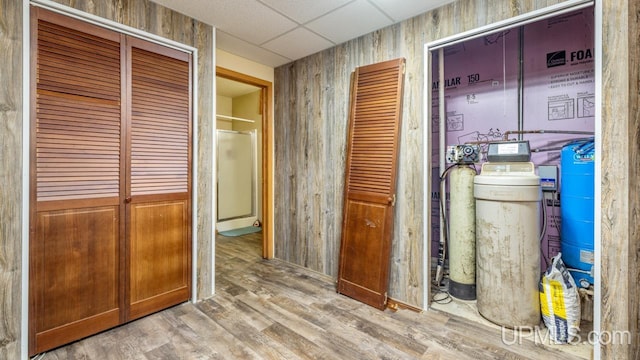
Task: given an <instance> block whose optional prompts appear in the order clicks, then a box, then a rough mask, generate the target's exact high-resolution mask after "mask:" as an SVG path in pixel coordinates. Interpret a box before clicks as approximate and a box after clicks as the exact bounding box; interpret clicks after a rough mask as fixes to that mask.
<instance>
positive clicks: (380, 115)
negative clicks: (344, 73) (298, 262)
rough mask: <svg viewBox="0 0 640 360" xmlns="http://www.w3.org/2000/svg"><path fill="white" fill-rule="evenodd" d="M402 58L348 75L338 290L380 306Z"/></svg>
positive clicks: (392, 190) (385, 283) (387, 246)
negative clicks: (347, 120)
mask: <svg viewBox="0 0 640 360" xmlns="http://www.w3.org/2000/svg"><path fill="white" fill-rule="evenodd" d="M404 63H405V61H404V59H397V60H390V61H386V62H382V63H378V64H373V65H368V66H363V67H359V68H357V69H356V72H355V75H354V77H353V84H352V91H351V108H350V115H349V135H348V139H347V168H346V174H345V178H346V179H345V197H344V212H343V223H342V241H341V246H340V264H339V272H338V292H339V293H341V294H344V295H347V296H350V297H352V298H355V299H357V300H360V301H362V302H364V303H366V304H369V305H371V306H374V307H376V308H379V309H384V308H385V306H386V300H387V287H388V284H389V262H390V257H391V238H392V236H393V216H394V212H393V209H394V206H395V188H396V172H397V170H396V169H397V157H398V145H399V140H400V120H401V115H402V88H403V81H404Z"/></svg>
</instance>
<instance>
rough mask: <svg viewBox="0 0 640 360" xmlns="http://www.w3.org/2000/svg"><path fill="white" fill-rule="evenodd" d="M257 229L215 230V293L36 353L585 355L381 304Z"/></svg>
mask: <svg viewBox="0 0 640 360" xmlns="http://www.w3.org/2000/svg"><path fill="white" fill-rule="evenodd" d="M261 244H262V239H261V235H260V234H249V235H245V236H241V237H224V236H218V237H217V243H216V295H214V296H213V297H212V298H210V299H207V300H204V301H201V302H199V303H197V304H192V303H184V304H181V305H178V306H175V307H173V308H170V309H167V310H164V311H161V312H158V313H156V314H152V315H149V316H147V317H145V318H142V319H139V320H136V321H134V322H132V323H129V324H126V325H123V326H120V327H118V328H115V329H113V330H110V331H106V332H103V333H100V334H98V335H95V336H92V337H89V338H86V339H84V340H81V341H78V342H75V343H73V344H70V345H67V346H64V347H61V348H58V349H56V350H53V351H50V352H48V353H45V354H42V355H41V356H39V358H40V359H46V360H50V359H56V360H63V359H114V360H118V359H127V360H128V359H140V360H151V359H274V360H276V359H292V360H297V359H430V360H431V359H456V360H467V359H555V358H562V359H566V360H576V359H579V358H577V357H575V356H573V355H570V354H566V353H561V352H559V351H558V350H556V349H551V348H547V347H544V346H542V345H540V344H535V343H533V342H531V341H527V340H524V341H522V343H521V344H514V345H511V346H509V345H506V344H504V343H503V341H502V337H501V333H500V331H499V330H496V329H493V328H489V327H486V326H484V325H482V324H479V323H474V322H472V321H468V320H466V319H462V318H459V317H457V316H454V315H449V314H445V313H442V312H438V311H429V312H424V313H420V314H418V313H415V312H412V311H409V310H400V311H398V312H392V311H391V310H386V311H379V310H377V309H374V308H372V307H370V306H367V305H364V304H362V303H360V302H357V301H355V300H353V299H350V298H348V297H345V296H342V295H340V294H337V293H336V291H335V283H334V281H333V279H331V278H329V277H327V276H326V275H323V274H319V273H316V272H313V271H310V270H308V269H305V268H302V267H299V266H296V265H292V264H289V263H286V262H283V261H280V260H263V259H262V258H261V256H260V254H261V253H262V250H261Z"/></svg>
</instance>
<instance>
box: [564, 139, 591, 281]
mask: <svg viewBox="0 0 640 360" xmlns="http://www.w3.org/2000/svg"><path fill="white" fill-rule="evenodd" d="M594 159H595V144H594V139H593V138H590V139H585V140H576V141H572V142H570V143H568V144H567V145H565V146H564V147H563V148H562V152H561V153H560V180H561V187H560V215H561V227H560V241H561V243H560V247H561V251H562V260H563V261H564V262H565V264H566V265H567V267H568V268H569V272H570V273H571V275H573V278H574V280H575V281H576V284H579V285H581V286H583V287H587V286H588V285H589V284H593V277H592V275H593V271H592V268H593V239H594V237H593V232H594V231H593V209H594V201H593V196H594Z"/></svg>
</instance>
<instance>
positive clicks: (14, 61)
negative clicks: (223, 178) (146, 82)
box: [0, 0, 215, 359]
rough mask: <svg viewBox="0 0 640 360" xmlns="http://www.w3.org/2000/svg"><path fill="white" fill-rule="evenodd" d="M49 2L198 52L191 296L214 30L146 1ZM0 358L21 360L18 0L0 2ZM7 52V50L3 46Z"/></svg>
mask: <svg viewBox="0 0 640 360" xmlns="http://www.w3.org/2000/svg"><path fill="white" fill-rule="evenodd" d="M55 1H56V2H58V3H60V4H63V5H66V6H69V7H72V8H75V9H78V10H81V11H84V12H87V13H90V14H93V15H97V16H99V17H102V18H106V19H109V20H112V21H115V22H118V23H121V24H124V25H127V26H131V27H134V28H137V29H140V30H142V31H145V32H148V33H151V34H155V35H159V36H162V37H165V38H168V39H171V40H174V41H177V42H180V43H183V44H186V45H190V46H193V47H195V48H197V49H198V74H197V76H198V96H199V98H198V104H197V109H198V118H197V121H196V123H197V127H198V148H197V149H194V154H193V158H194V161H197V163H198V167H199V171H198V177H197V178H194V180H193V181H194V186H195V187H196V188H197V192H198V198H197V204H196V205H197V207H198V218H197V228H196V229H193V231H197V232H198V253H197V254H194V257H197V261H198V269H197V272H198V277H197V283H196V284H194V286H197V292H198V298H205V297H208V296H209V295H210V294H211V293H212V291H213V289H212V288H211V278H212V276H213V268H212V266H213V264H212V263H211V253H212V251H213V248H212V240H213V238H212V236H213V234H212V229H213V222H212V212H211V210H212V203H211V199H212V195H213V193H212V192H213V190H214V186H213V185H214V183H213V179H212V177H211V174H212V168H211V167H212V166H213V164H214V159H213V156H212V154H213V151H212V150H213V141H214V139H213V132H214V131H213V129H214V126H215V124H214V122H213V96H214V94H213V81H214V78H215V69H214V67H213V63H214V58H213V56H214V49H213V36H214V34H213V28H212V27H211V26H210V25H206V24H203V23H201V22H198V21H196V20H194V19H192V18H189V17H186V16H184V15H181V14H178V13H176V12H174V11H172V10H170V9H167V8H164V7H162V6H160V5H157V4H155V3H153V2H151V1H149V0H55ZM0 9H2V11H0V48H1V49H2V51H0V64H2V66H0V183H1V184H2V186H0V318H1V319H3V321H0V359H18V358H19V357H20V342H21V341H22V340H21V336H26V334H24V335H21V334H20V323H21V311H20V307H21V301H22V299H21V294H22V290H21V276H22V274H21V266H22V265H21V252H22V246H23V244H24V239H22V221H25V222H28V219H21V211H22V208H21V207H22V155H23V154H22V118H23V115H22V114H23V111H22V101H23V100H22V86H23V84H22V41H23V38H24V37H25V36H28V34H22V1H16V0H0ZM5 49H6V50H5Z"/></svg>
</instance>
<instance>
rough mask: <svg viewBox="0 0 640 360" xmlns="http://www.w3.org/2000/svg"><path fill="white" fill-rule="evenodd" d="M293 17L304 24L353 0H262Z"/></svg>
mask: <svg viewBox="0 0 640 360" xmlns="http://www.w3.org/2000/svg"><path fill="white" fill-rule="evenodd" d="M260 1H262V2H263V3H265V4H266V5H268V6H269V7H271V8H273V9H276V10H278V11H280V12H281V13H283V14H285V15H286V16H288V17H290V18H291V19H293V20H295V21H297V22H299V23H300V24H304V23H306V22H307V21H309V20H313V19H315V18H317V17H320V16H322V15H324V14H326V13H328V12H330V11H332V10H334V9H336V8H339V7H341V6H342V5H344V4H346V3H348V2H349V1H351V0H260Z"/></svg>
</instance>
